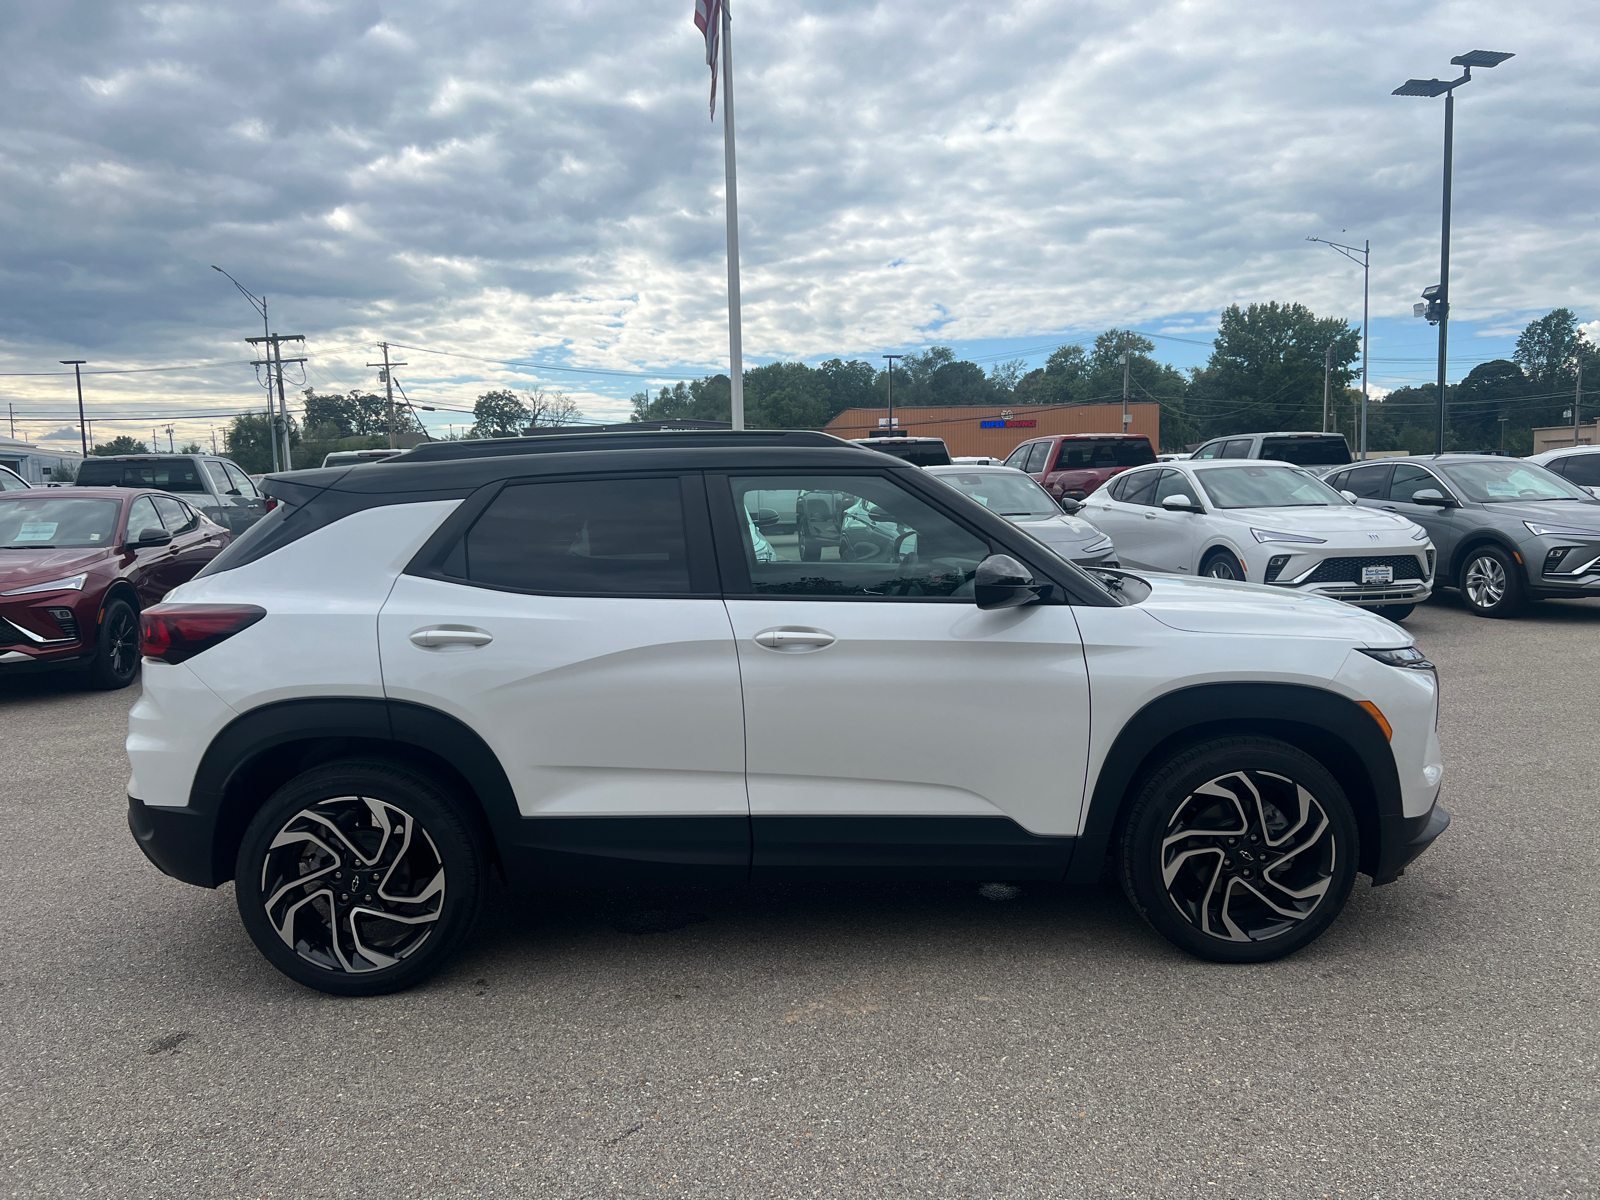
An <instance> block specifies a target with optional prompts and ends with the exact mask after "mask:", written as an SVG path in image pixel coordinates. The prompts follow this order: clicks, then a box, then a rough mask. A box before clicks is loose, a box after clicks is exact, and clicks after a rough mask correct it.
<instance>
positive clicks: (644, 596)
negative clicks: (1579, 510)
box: [402, 470, 721, 600]
mask: <svg viewBox="0 0 1600 1200" xmlns="http://www.w3.org/2000/svg"><path fill="white" fill-rule="evenodd" d="M631 479H675V480H677V481H678V489H679V495H680V497H681V498H682V502H683V542H684V552H685V556H686V557H687V559H688V563H687V565H688V568H689V590H688V591H686V592H610V591H604V592H602V591H592V590H588V591H561V590H557V589H554V588H519V587H512V586H510V585H509V584H500V583H484V582H481V581H479V580H476V579H463V578H462V577H461V576H459V575H450V574H447V573H446V572H445V570H444V565H445V563H446V561H448V559H449V558H450V556H451V555H452V554H453V553H454V551H455V549H456V547H457V546H458V545H459V543H460V542H461V541H462V539H464V538H465V537H466V536H467V534H468V533H469V532H471V530H472V527H473V526H474V525H476V524H477V523H478V518H479V517H481V516H483V514H484V512H485V511H486V510H487V509H488V507H489V506H490V505H491V504H493V503H494V502H495V500H496V499H498V498H499V495H500V493H501V492H502V491H504V490H505V489H506V488H508V487H522V486H531V485H535V484H541V483H545V484H550V483H557V484H559V483H620V482H624V481H626V480H631ZM402 574H405V575H415V576H417V577H419V578H422V579H435V580H438V581H439V582H441V583H454V584H457V585H459V586H461V587H471V588H479V589H482V590H483V591H488V592H508V593H510V594H512V595H516V596H562V597H580V598H582V597H588V598H592V599H597V600H717V599H720V598H721V591H720V590H719V588H718V586H717V584H718V580H717V560H716V553H715V550H714V548H713V543H712V536H711V526H710V521H709V513H708V511H707V506H706V502H705V481H704V479H703V477H702V475H701V473H700V472H698V471H681V470H677V471H675V470H654V471H626V472H623V471H592V472H585V473H583V474H581V475H559V476H555V475H519V476H516V477H514V478H510V479H496V480H494V481H492V482H490V483H486V484H484V485H483V486H482V487H481V488H479V489H478V490H477V491H475V492H473V493H472V494H471V495H469V496H468V497H467V498H466V499H465V500H463V501H462V502H461V504H460V505H459V506H458V507H457V508H456V510H455V512H453V513H451V514H450V515H449V516H448V517H446V518H445V519H444V521H443V522H442V523H441V524H440V525H439V528H438V529H436V530H434V531H433V534H432V536H430V537H429V538H428V540H427V541H426V542H424V543H423V545H422V549H420V550H418V551H417V553H416V554H415V555H413V556H412V559H411V561H410V562H409V563H407V564H406V568H405V570H404V571H403V572H402Z"/></svg>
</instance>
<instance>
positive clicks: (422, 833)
mask: <svg viewBox="0 0 1600 1200" xmlns="http://www.w3.org/2000/svg"><path fill="white" fill-rule="evenodd" d="M297 832H304V833H306V834H307V835H308V837H307V838H306V839H304V840H299V841H291V842H286V843H284V844H282V845H280V846H278V847H277V848H276V849H274V847H273V842H274V841H277V840H280V839H281V837H282V835H284V834H289V835H291V837H292V836H293V835H294V834H295V833H297ZM312 834H314V835H315V836H316V837H317V838H318V842H312V841H310V840H309V835H312ZM319 843H320V844H319ZM330 851H332V853H330ZM352 866H353V867H355V868H356V869H354V870H352V869H351V868H352ZM236 872H237V874H236V876H235V882H234V896H235V899H236V900H237V902H238V905H239V916H240V917H241V918H242V919H243V921H244V927H245V929H246V930H247V931H248V932H249V934H250V937H251V939H252V940H253V941H254V942H255V944H256V947H257V949H259V950H260V951H261V953H262V954H264V955H266V957H267V960H268V961H269V962H270V963H272V965H273V966H275V967H277V968H278V970H280V971H282V972H283V973H284V974H285V975H287V976H289V978H291V979H293V980H294V981H295V982H297V983H303V984H305V986H306V987H309V988H315V989H316V990H317V991H320V992H327V993H329V994H330V995H334V996H379V995H383V994H385V993H388V992H398V991H401V990H403V989H405V988H408V987H412V986H414V985H416V984H417V983H420V982H421V981H422V980H423V979H425V978H426V977H427V976H428V975H430V974H432V973H433V972H434V971H435V970H437V969H438V968H439V966H440V965H441V964H442V963H443V962H444V961H445V960H446V959H447V958H449V956H450V955H451V954H452V953H453V952H454V951H455V950H456V948H457V947H458V946H459V945H460V944H461V942H462V939H464V938H465V937H466V936H467V933H468V932H469V931H470V930H471V928H472V924H473V921H474V920H475V919H476V918H477V915H478V908H479V905H480V902H481V897H482V893H483V887H484V882H485V880H486V878H487V874H486V866H485V859H484V852H483V847H482V845H481V844H480V842H479V839H478V838H477V837H476V836H475V834H474V832H473V827H472V824H471V823H470V821H469V820H468V819H467V818H466V817H465V815H464V814H463V811H462V809H461V807H460V806H459V804H458V802H457V801H456V799H455V798H454V797H453V796H452V795H451V794H450V792H449V791H447V790H446V789H444V788H442V787H440V786H439V784H438V783H436V782H435V781H434V780H432V779H430V778H429V777H428V776H426V775H424V774H421V773H420V772H417V771H414V770H412V769H410V768H409V767H405V766H400V765H398V764H394V763H387V762H383V761H381V760H372V759H347V760H343V761H340V762H333V763H328V764H326V765H325V766H321V767H315V768H313V769H311V770H309V771H307V772H305V773H304V774H302V775H299V776H296V777H295V778H294V779H291V780H290V781H289V782H288V783H286V784H284V785H283V786H282V787H281V788H279V789H278V790H277V791H276V792H274V793H273V795H272V797H271V799H269V800H268V801H267V802H266V804H264V805H262V807H261V811H260V812H258V813H256V816H255V819H254V820H253V821H251V822H250V826H249V828H248V829H246V830H245V834H244V840H243V841H242V842H241V843H240V846H239V857H238V861H237V864H236ZM369 872H370V875H369ZM306 876H314V877H315V879H314V880H313V882H314V883H315V884H316V886H314V887H311V888H307V886H306V885H304V884H302V885H295V884H293V883H292V882H291V881H292V880H293V879H294V878H297V877H306ZM352 882H354V883H356V884H358V885H359V886H360V889H361V890H360V891H357V890H356V889H355V888H353V887H352V888H350V890H349V891H345V890H343V889H344V888H346V887H348V886H349V885H350V884H351V883H352ZM323 885H326V886H323ZM269 907H270V912H269ZM386 914H393V915H392V916H389V915H386ZM334 917H336V918H337V920H338V925H337V928H338V931H339V932H338V936H337V937H335V936H334V935H333V933H332V930H333V928H334V925H333V920H332V919H331V918H334ZM280 927H282V928H284V929H286V930H288V931H289V935H290V936H292V937H294V938H295V945H294V946H290V945H289V943H288V942H286V941H285V940H284V937H283V936H281V935H280V934H279V932H278V930H279V928H280ZM391 952H392V953H391Z"/></svg>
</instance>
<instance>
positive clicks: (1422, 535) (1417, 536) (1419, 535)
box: [1411, 525, 1428, 542]
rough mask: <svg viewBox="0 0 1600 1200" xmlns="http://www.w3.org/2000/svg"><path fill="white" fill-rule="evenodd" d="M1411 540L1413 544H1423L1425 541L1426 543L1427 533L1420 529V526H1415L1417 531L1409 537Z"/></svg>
mask: <svg viewBox="0 0 1600 1200" xmlns="http://www.w3.org/2000/svg"><path fill="white" fill-rule="evenodd" d="M1411 540H1412V541H1413V542H1425V541H1427V540H1428V531H1427V530H1426V529H1424V528H1422V526H1420V525H1418V526H1417V531H1416V532H1415V533H1413V534H1412V535H1411Z"/></svg>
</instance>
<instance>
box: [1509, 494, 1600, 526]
mask: <svg viewBox="0 0 1600 1200" xmlns="http://www.w3.org/2000/svg"><path fill="white" fill-rule="evenodd" d="M1481 510H1482V511H1483V512H1486V513H1489V514H1491V515H1492V516H1500V517H1506V518H1508V519H1510V520H1512V521H1532V522H1534V523H1535V524H1537V523H1538V522H1540V521H1544V522H1546V523H1547V524H1550V525H1571V526H1572V527H1573V528H1574V529H1594V530H1600V501H1591V500H1528V501H1523V502H1520V503H1519V502H1517V501H1515V500H1507V501H1501V502H1499V503H1497V504H1485V505H1482V506H1481ZM1519 532H1520V531H1519Z"/></svg>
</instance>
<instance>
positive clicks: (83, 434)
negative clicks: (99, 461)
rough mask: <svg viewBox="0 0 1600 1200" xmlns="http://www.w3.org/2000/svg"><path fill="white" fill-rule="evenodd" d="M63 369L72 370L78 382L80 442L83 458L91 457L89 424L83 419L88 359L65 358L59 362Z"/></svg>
mask: <svg viewBox="0 0 1600 1200" xmlns="http://www.w3.org/2000/svg"><path fill="white" fill-rule="evenodd" d="M59 361H60V363H61V365H62V366H63V367H71V368H72V377H73V378H74V379H76V380H77V381H78V440H79V441H81V442H82V443H83V456H84V458H88V457H89V434H88V432H87V430H88V428H89V423H88V422H87V421H85V420H84V419H83V364H84V363H85V362H87V361H88V360H87V359H82V358H63V359H60V360H59Z"/></svg>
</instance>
